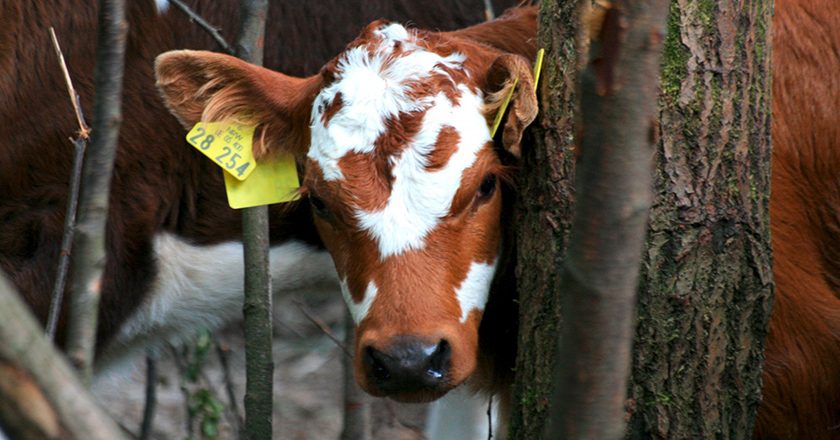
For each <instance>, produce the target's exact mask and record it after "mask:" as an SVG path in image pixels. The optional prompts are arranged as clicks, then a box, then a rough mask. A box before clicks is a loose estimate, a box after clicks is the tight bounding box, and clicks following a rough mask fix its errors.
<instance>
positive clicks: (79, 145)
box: [47, 27, 90, 340]
mask: <svg viewBox="0 0 840 440" xmlns="http://www.w3.org/2000/svg"><path fill="white" fill-rule="evenodd" d="M50 37H51V38H52V43H53V47H54V48H55V53H56V55H57V56H58V61H59V65H60V66H61V71H62V72H63V73H64V81H65V82H66V83H67V93H68V94H69V95H70V104H71V105H72V106H73V110H74V112H75V113H76V120H77V121H78V122H79V132H78V134H77V137H76V138H75V139H71V142H72V143H73V148H74V150H75V153H74V155H73V172H72V174H71V177H70V188H69V193H70V194H69V198H68V200H67V211H66V212H65V215H64V235H63V237H62V239H61V252H60V254H59V257H58V258H59V259H58V272H57V273H56V276H55V284H54V286H53V293H52V299H51V301H50V311H49V316H48V317H47V336H48V337H49V338H50V340H54V339H55V329H56V326H57V325H58V316H59V315H60V314H61V304H62V303H63V302H64V290H65V289H64V286H65V284H66V282H67V272H68V270H69V268H70V251H71V249H72V247H73V237H74V235H75V232H76V210H77V206H78V204H79V185H80V182H81V180H82V163H83V160H84V157H85V150H87V141H88V136H89V134H90V129H89V128H88V125H87V122H85V117H84V115H83V114H82V106H81V104H80V103H79V94H78V93H76V89H75V88H74V87H73V81H72V80H71V79H70V73H69V71H68V70H67V64H66V63H65V62H64V54H62V53H61V47H60V46H59V45H58V38H56V36H55V30H54V29H53V28H52V27H50Z"/></svg>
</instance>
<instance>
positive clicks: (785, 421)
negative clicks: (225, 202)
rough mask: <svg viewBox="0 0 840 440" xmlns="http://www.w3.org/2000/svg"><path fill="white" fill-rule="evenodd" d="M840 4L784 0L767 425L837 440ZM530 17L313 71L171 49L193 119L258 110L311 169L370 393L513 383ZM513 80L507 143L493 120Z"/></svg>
mask: <svg viewBox="0 0 840 440" xmlns="http://www.w3.org/2000/svg"><path fill="white" fill-rule="evenodd" d="M823 3H824V4H823ZM817 4H818V5H817ZM831 9H832V7H831V5H830V4H829V3H828V0H822V1H821V2H806V1H805V0H784V1H781V2H780V3H779V4H777V12H776V25H777V28H776V30H777V33H776V34H775V36H774V44H775V45H776V46H775V47H776V48H775V54H774V55H775V56H776V61H775V62H774V64H773V67H774V75H775V81H774V90H773V92H774V98H775V99H776V100H775V101H774V104H773V111H774V123H773V141H774V144H775V152H774V155H773V161H774V163H773V170H774V176H773V185H774V192H773V195H772V203H771V218H772V221H773V245H774V247H775V250H776V269H775V275H776V282H777V286H778V289H777V300H776V306H775V307H776V309H775V311H774V314H773V317H772V320H771V324H770V335H769V337H768V340H767V362H766V372H765V375H764V381H765V398H764V401H763V403H762V405H761V408H760V410H759V416H758V424H757V430H756V433H757V436H759V437H761V438H810V439H817V438H830V437H832V436H834V437H836V435H837V432H838V431H836V430H834V431H832V430H831V429H836V426H837V425H838V423H840V414H838V408H840V407H838V399H840V299H839V298H838V287H839V286H838V276H837V274H838V273H840V271H839V270H840V260H838V255H840V240H838V232H840V174H838V170H840V154H838V152H840V149H838V148H837V144H836V142H837V140H838V139H837V136H836V135H835V134H834V132H835V130H837V128H836V123H834V122H833V121H834V115H836V114H837V113H838V110H840V108H838V107H840V106H838V105H837V103H836V102H834V101H836V100H834V101H830V102H827V101H826V98H827V97H833V96H838V95H840V90H838V89H840V87H838V85H837V84H836V82H834V81H831V80H830V79H828V78H824V75H825V73H824V72H832V71H835V70H837V68H838V67H840V59H838V58H837V56H836V53H835V51H834V50H833V48H836V47H840V31H838V30H835V29H836V27H832V25H831V23H828V22H826V21H819V20H818V19H817V18H818V17H824V16H825V14H824V13H820V12H825V11H827V10H831ZM535 16H536V9H535V8H521V9H515V10H512V11H510V12H509V13H507V14H506V15H505V16H503V17H501V18H500V19H498V20H496V21H494V22H490V23H485V24H481V25H477V26H474V27H471V28H467V29H463V30H460V31H455V32H443V33H438V32H429V31H424V30H415V29H408V28H405V27H403V26H401V25H399V24H394V23H389V22H385V21H376V22H373V23H371V24H370V25H369V26H367V27H366V28H365V29H364V30H363V31H362V33H361V34H360V36H359V37H358V38H357V39H356V40H354V41H353V42H351V43H350V44H349V45H348V46H347V48H346V49H345V50H344V52H342V53H341V54H340V55H339V56H337V57H336V58H334V59H333V60H332V61H330V62H328V63H327V64H326V65H325V66H324V67H323V68H322V69H321V71H320V72H319V73H318V74H316V75H313V76H310V77H305V78H297V77H291V76H287V75H283V74H280V73H277V72H274V71H271V70H268V69H263V68H260V67H256V66H252V65H248V64H246V63H243V62H241V61H238V60H236V59H234V58H231V57H228V56H224V55H219V54H214V53H209V52H193V51H178V52H171V53H167V54H165V55H162V56H161V57H159V58H158V60H157V64H156V69H157V70H156V72H157V76H158V86H159V88H160V90H161V92H162V94H163V96H164V99H165V100H166V101H167V102H168V105H169V106H170V109H171V110H172V111H173V113H174V114H176V115H177V116H178V118H179V120H181V122H182V123H184V125H185V126H186V127H190V126H192V125H193V124H195V123H196V122H198V121H201V120H204V121H215V120H226V119H243V118H244V119H247V120H248V122H249V123H251V124H253V125H256V126H257V127H258V130H260V131H261V136H262V140H263V142H262V143H261V144H260V145H258V146H256V147H255V151H256V153H257V154H258V155H259V158H262V159H263V160H267V159H268V158H270V157H271V156H272V155H275V154H277V153H279V152H284V153H291V154H293V155H294V156H295V158H296V159H297V162H298V164H299V165H300V166H301V167H303V168H304V170H305V172H304V176H305V178H304V182H303V187H302V190H301V191H302V193H303V194H305V195H306V196H307V198H308V200H309V203H310V205H311V207H312V211H313V221H314V224H315V226H316V228H317V230H318V233H319V236H320V238H321V239H322V240H323V243H324V245H325V246H326V248H327V249H328V250H329V252H330V254H331V255H332V258H333V261H334V263H335V267H336V270H337V273H338V277H339V280H340V284H341V289H342V292H343V293H344V298H345V300H346V302H347V304H348V306H349V308H350V310H351V313H352V315H353V317H354V319H355V320H356V322H357V324H358V327H357V331H356V333H357V342H356V347H355V374H356V378H357V380H358V382H359V383H360V384H361V386H362V387H363V388H364V389H365V390H367V391H368V392H369V393H371V394H374V395H378V396H389V397H392V398H394V399H397V400H402V401H428V400H432V399H436V398H439V397H440V396H442V395H444V394H445V393H447V392H449V391H450V390H453V389H454V388H456V387H458V386H459V385H461V384H463V383H464V382H466V381H467V380H468V379H469V380H470V382H471V383H472V384H473V385H474V386H475V387H476V388H478V389H481V390H484V391H490V392H499V393H501V394H503V395H504V394H505V390H506V389H507V386H508V385H509V383H510V370H511V365H512V362H513V358H514V355H515V332H516V305H515V298H516V292H515V287H514V286H515V283H514V280H513V273H512V270H511V269H512V264H511V262H510V257H511V255H510V253H511V248H512V246H511V241H510V240H509V239H508V237H509V236H510V231H509V222H508V221H507V220H506V215H507V213H508V212H509V211H510V202H511V200H512V197H511V196H512V192H511V189H510V187H509V185H506V184H505V182H506V180H507V177H509V176H510V174H511V172H512V171H511V170H512V166H513V165H515V164H516V159H517V157H518V155H519V151H520V140H521V136H522V130H523V128H524V127H526V126H527V125H528V124H529V123H530V122H531V121H532V120H533V119H534V117H535V113H536V97H535V95H534V92H533V87H532V86H533V81H534V78H533V77H532V76H531V73H530V65H531V63H532V61H533V58H534V53H535V46H534V43H535V29H536V23H535ZM803 21H807V22H808V23H809V24H807V25H805V26H803V25H802V22H803ZM826 23H828V24H826ZM826 42H828V43H830V44H828V45H826ZM514 80H516V81H518V84H519V87H517V88H516V89H515V93H514V98H513V103H512V110H511V111H510V115H509V117H508V118H507V120H506V123H505V125H504V127H503V132H502V135H501V136H500V139H499V140H498V142H494V140H493V138H491V136H490V131H489V129H488V122H489V121H490V120H491V119H492V118H493V116H494V115H495V113H496V111H497V109H498V107H499V102H500V99H501V97H503V96H505V95H506V94H507V92H508V91H509V90H510V88H511V87H512V86H513V82H514ZM491 333H492V335H491ZM832 427H834V428H832Z"/></svg>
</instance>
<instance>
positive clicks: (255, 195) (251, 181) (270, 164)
mask: <svg viewBox="0 0 840 440" xmlns="http://www.w3.org/2000/svg"><path fill="white" fill-rule="evenodd" d="M258 164H259V166H258V167H256V169H255V170H254V172H253V173H251V176H250V177H248V179H247V180H244V181H239V180H236V179H234V178H233V177H231V175H230V174H228V173H224V175H225V189H226V190H227V197H228V204H229V205H230V207H231V208H234V209H241V208H250V207H252V206H260V205H270V204H272V203H282V202H290V201H292V200H297V199H298V198H300V193H299V192H298V188H300V182H299V181H298V174H297V167H296V166H295V159H294V158H293V157H292V156H291V155H282V156H280V157H278V158H276V159H274V160H271V161H265V162H258Z"/></svg>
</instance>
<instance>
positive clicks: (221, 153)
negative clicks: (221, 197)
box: [187, 122, 257, 180]
mask: <svg viewBox="0 0 840 440" xmlns="http://www.w3.org/2000/svg"><path fill="white" fill-rule="evenodd" d="M254 128H255V127H254V126H249V125H241V124H234V123H231V122H199V123H197V124H195V126H194V127H193V128H192V130H190V132H189V133H187V142H188V143H189V144H190V145H192V146H193V147H195V148H196V149H197V150H198V151H201V152H202V153H203V154H204V155H205V156H207V157H209V158H210V160H212V161H213V162H215V163H216V164H217V165H219V166H220V167H222V169H223V170H225V171H226V173H227V174H229V175H231V176H233V177H234V178H235V179H237V180H245V179H247V178H248V176H250V175H251V173H252V172H253V171H254V169H255V168H256V167H257V163H256V161H254V154H253V152H252V149H251V146H252V145H253V142H254Z"/></svg>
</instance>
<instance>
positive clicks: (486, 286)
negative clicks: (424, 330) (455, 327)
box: [455, 258, 499, 323]
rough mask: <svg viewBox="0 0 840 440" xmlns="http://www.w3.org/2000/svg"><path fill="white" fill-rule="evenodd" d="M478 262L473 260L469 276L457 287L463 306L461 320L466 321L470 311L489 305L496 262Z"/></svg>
mask: <svg viewBox="0 0 840 440" xmlns="http://www.w3.org/2000/svg"><path fill="white" fill-rule="evenodd" d="M498 260H499V259H498V258H496V260H495V261H493V263H492V264H487V263H478V262H475V261H473V262H472V263H471V264H470V270H469V272H467V277H466V278H464V281H462V282H461V286H459V287H458V288H457V289H455V295H456V296H457V297H458V304H459V305H460V306H461V322H462V323H463V322H466V320H467V317H468V316H469V315H470V312H471V311H473V310H475V309H478V310H484V306H485V305H487V296H488V295H489V293H490V283H492V282H493V275H494V274H495V273H496V263H497V262H498Z"/></svg>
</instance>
